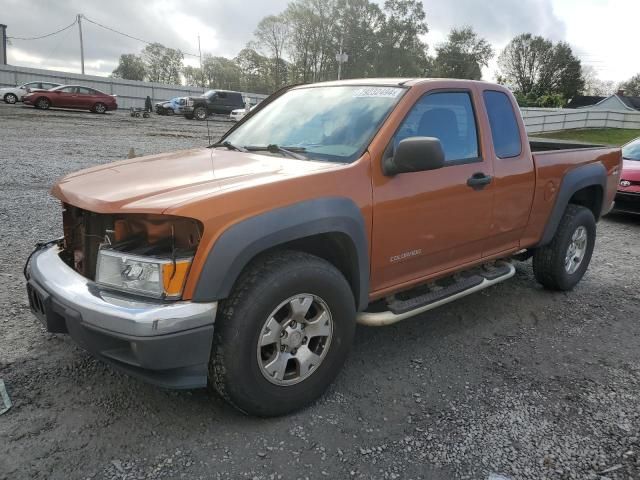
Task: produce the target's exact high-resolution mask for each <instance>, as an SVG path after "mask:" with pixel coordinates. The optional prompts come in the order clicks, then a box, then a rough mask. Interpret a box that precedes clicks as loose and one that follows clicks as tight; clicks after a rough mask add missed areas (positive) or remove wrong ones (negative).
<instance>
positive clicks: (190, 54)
mask: <svg viewBox="0 0 640 480" xmlns="http://www.w3.org/2000/svg"><path fill="white" fill-rule="evenodd" d="M82 18H84V19H85V20H86V21H87V22H91V23H93V24H94V25H97V26H98V27H102V28H104V29H105V30H109V31H111V32H113V33H117V34H118V35H122V36H123V37H127V38H130V39H132V40H137V41H138V42H142V43H146V44H147V45H152V44H153V43H154V42H149V41H147V40H143V39H142V38H138V37H134V36H133V35H129V34H127V33H124V32H121V31H119V30H116V29H115V28H111V27H107V26H106V25H102V24H101V23H98V22H96V21H94V20H91V19H90V18H88V17H86V16H83V17H82ZM182 53H183V54H184V55H189V56H190V57H198V55H196V54H193V53H188V52H182Z"/></svg>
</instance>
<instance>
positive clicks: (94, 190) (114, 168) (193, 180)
mask: <svg viewBox="0 0 640 480" xmlns="http://www.w3.org/2000/svg"><path fill="white" fill-rule="evenodd" d="M336 166H337V165H336V164H331V163H324V162H314V161H305V160H295V159H291V158H282V157H276V156H271V155H259V154H255V153H241V152H235V151H229V150H223V149H208V148H204V149H193V150H187V151H180V152H172V153H164V154H160V155H151V156H147V157H140V158H134V159H131V160H123V161H119V162H114V163H110V164H107V165H102V166H98V167H93V168H89V169H86V170H81V171H80V172H77V173H73V174H71V175H68V176H66V177H64V178H63V179H62V180H60V181H59V182H58V183H57V184H56V185H55V186H54V187H53V189H52V194H53V195H54V196H56V197H57V198H59V199H60V200H62V201H64V202H66V203H69V204H71V205H74V206H76V207H80V208H83V209H85V210H89V211H93V212H97V213H114V212H123V211H129V212H147V213H161V212H163V211H164V210H166V209H167V208H170V207H174V206H176V205H178V204H183V203H185V202H189V201H190V200H194V199H196V198H200V197H202V196H211V195H216V194H219V193H221V192H224V191H225V190H229V189H238V188H250V187H254V186H257V185H260V184H263V183H271V182H276V181H279V180H282V179H284V178H290V177H293V176H298V175H304V174H307V173H309V172H312V171H316V170H326V169H331V168H336Z"/></svg>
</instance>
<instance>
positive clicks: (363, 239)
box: [192, 197, 369, 310]
mask: <svg viewBox="0 0 640 480" xmlns="http://www.w3.org/2000/svg"><path fill="white" fill-rule="evenodd" d="M326 233H342V234H344V235H346V236H347V237H348V238H349V239H350V240H351V242H352V243H353V247H354V248H353V249H354V251H355V253H356V255H355V256H356V258H353V259H351V261H352V262H355V264H354V265H353V266H354V267H355V268H356V271H357V275H356V278H354V282H357V284H356V285H354V287H355V290H356V292H358V295H357V298H356V307H357V309H358V310H362V309H364V308H366V306H367V304H368V296H369V247H368V240H367V234H366V229H365V223H364V218H363V217H362V213H361V212H360V209H359V208H358V206H357V205H356V204H355V203H354V202H353V200H351V199H349V198H343V197H331V198H319V199H314V200H307V201H304V202H300V203H296V204H294V205H289V206H286V207H282V208H278V209H275V210H272V211H269V212H266V213H262V214H260V215H256V216H254V217H251V218H248V219H246V220H243V221H241V222H239V223H236V224H234V225H232V226H231V227H229V228H228V229H227V230H226V231H224V232H223V233H222V235H221V236H220V237H219V238H218V240H217V241H216V242H215V244H214V245H213V247H212V249H211V250H210V252H209V253H208V255H207V258H206V260H205V263H204V267H203V268H202V272H201V273H200V277H199V278H198V281H197V283H196V287H195V291H194V294H193V298H192V300H193V301H196V302H212V301H216V300H220V299H223V298H226V297H228V296H229V294H230V293H231V289H232V288H233V285H234V283H235V281H236V280H237V279H238V277H239V275H240V273H241V272H242V270H243V269H244V268H245V267H246V266H247V265H248V264H249V262H250V261H251V260H252V259H253V258H255V257H256V255H259V254H260V253H262V252H264V251H266V250H268V249H270V248H273V247H277V246H278V245H282V244H284V243H287V242H290V241H293V240H299V239H302V238H305V237H310V236H313V235H319V234H326ZM354 293H355V292H354Z"/></svg>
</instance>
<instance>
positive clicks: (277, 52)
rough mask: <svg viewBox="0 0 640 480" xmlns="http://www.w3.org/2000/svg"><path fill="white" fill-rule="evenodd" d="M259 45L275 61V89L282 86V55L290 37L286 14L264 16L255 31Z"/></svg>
mask: <svg viewBox="0 0 640 480" xmlns="http://www.w3.org/2000/svg"><path fill="white" fill-rule="evenodd" d="M254 35H255V37H256V39H257V41H258V45H260V46H262V47H263V48H264V49H265V50H267V52H268V53H269V54H270V56H271V60H272V62H273V67H272V68H273V73H274V74H273V79H274V87H275V89H278V88H280V87H281V86H282V85H283V83H282V78H281V77H282V75H281V71H280V67H281V65H282V57H283V54H284V47H285V43H286V41H287V38H288V37H289V24H288V22H287V18H286V16H284V15H269V16H268V17H264V18H263V19H262V20H260V23H258V27H257V28H256V31H255V33H254Z"/></svg>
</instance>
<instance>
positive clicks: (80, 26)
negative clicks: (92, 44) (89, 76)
mask: <svg viewBox="0 0 640 480" xmlns="http://www.w3.org/2000/svg"><path fill="white" fill-rule="evenodd" d="M76 19H77V21H78V32H79V33H80V66H81V68H82V75H84V44H83V43H82V14H81V13H79V14H78V15H77V16H76Z"/></svg>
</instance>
